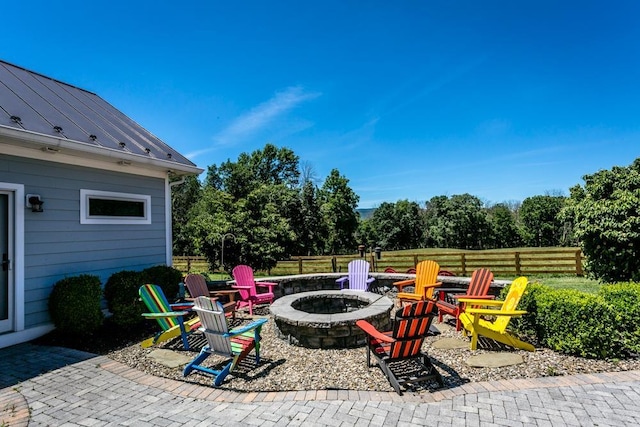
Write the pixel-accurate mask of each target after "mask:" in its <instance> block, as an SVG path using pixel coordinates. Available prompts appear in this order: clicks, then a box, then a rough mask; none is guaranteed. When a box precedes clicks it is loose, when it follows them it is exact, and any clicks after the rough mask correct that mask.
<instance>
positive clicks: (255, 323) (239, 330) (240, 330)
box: [226, 319, 268, 337]
mask: <svg viewBox="0 0 640 427" xmlns="http://www.w3.org/2000/svg"><path fill="white" fill-rule="evenodd" d="M267 320H268V319H258V320H255V321H253V322H251V323H249V324H248V325H246V326H243V327H241V328H237V329H232V330H230V331H229V332H228V333H227V334H226V335H227V336H229V337H233V336H236V335H240V334H244V333H245V332H248V331H251V330H253V329H256V328H257V327H259V326H262V325H264V324H265V323H267Z"/></svg>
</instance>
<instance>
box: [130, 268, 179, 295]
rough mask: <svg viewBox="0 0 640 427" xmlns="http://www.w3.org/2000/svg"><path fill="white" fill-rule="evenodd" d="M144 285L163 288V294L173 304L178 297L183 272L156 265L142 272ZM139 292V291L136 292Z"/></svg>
mask: <svg viewBox="0 0 640 427" xmlns="http://www.w3.org/2000/svg"><path fill="white" fill-rule="evenodd" d="M142 274H143V278H144V283H141V284H140V286H142V285H144V284H146V283H152V284H154V285H158V286H160V287H161V288H162V292H164V295H165V296H166V297H167V299H168V300H169V302H173V301H174V300H175V299H176V296H177V295H178V287H179V285H178V284H179V283H180V282H181V281H182V272H180V270H177V269H175V268H173V267H169V266H166V265H156V266H154V267H149V268H146V269H144V270H142ZM136 292H137V291H136Z"/></svg>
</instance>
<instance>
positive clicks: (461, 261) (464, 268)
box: [460, 252, 467, 276]
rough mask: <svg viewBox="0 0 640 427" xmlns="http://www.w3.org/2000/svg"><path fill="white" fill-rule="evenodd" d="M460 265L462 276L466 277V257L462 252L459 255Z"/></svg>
mask: <svg viewBox="0 0 640 427" xmlns="http://www.w3.org/2000/svg"><path fill="white" fill-rule="evenodd" d="M460 264H462V275H463V276H466V275H467V255H466V254H465V253H464V252H463V253H462V254H460Z"/></svg>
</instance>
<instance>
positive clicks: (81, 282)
mask: <svg viewBox="0 0 640 427" xmlns="http://www.w3.org/2000/svg"><path fill="white" fill-rule="evenodd" d="M101 299H102V286H101V283H100V278H99V277H98V276H93V275H89V274H82V275H80V276H73V277H67V278H64V279H62V280H59V281H58V282H56V283H55V284H54V285H53V289H52V291H51V295H50V296H49V314H50V315H51V320H52V321H53V324H54V325H55V326H56V328H57V329H58V330H59V331H60V332H62V333H68V334H76V335H81V336H83V335H89V334H91V333H93V332H95V331H96V330H97V329H98V328H100V326H102V321H103V319H104V316H103V314H102V310H101V309H100V302H101Z"/></svg>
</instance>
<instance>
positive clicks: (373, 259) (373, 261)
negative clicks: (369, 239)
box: [371, 252, 378, 271]
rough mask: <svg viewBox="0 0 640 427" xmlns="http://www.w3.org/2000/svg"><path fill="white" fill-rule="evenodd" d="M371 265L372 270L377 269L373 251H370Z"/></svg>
mask: <svg viewBox="0 0 640 427" xmlns="http://www.w3.org/2000/svg"><path fill="white" fill-rule="evenodd" d="M371 266H372V267H373V270H372V271H378V265H377V263H376V256H375V255H374V253H373V252H371Z"/></svg>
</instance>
